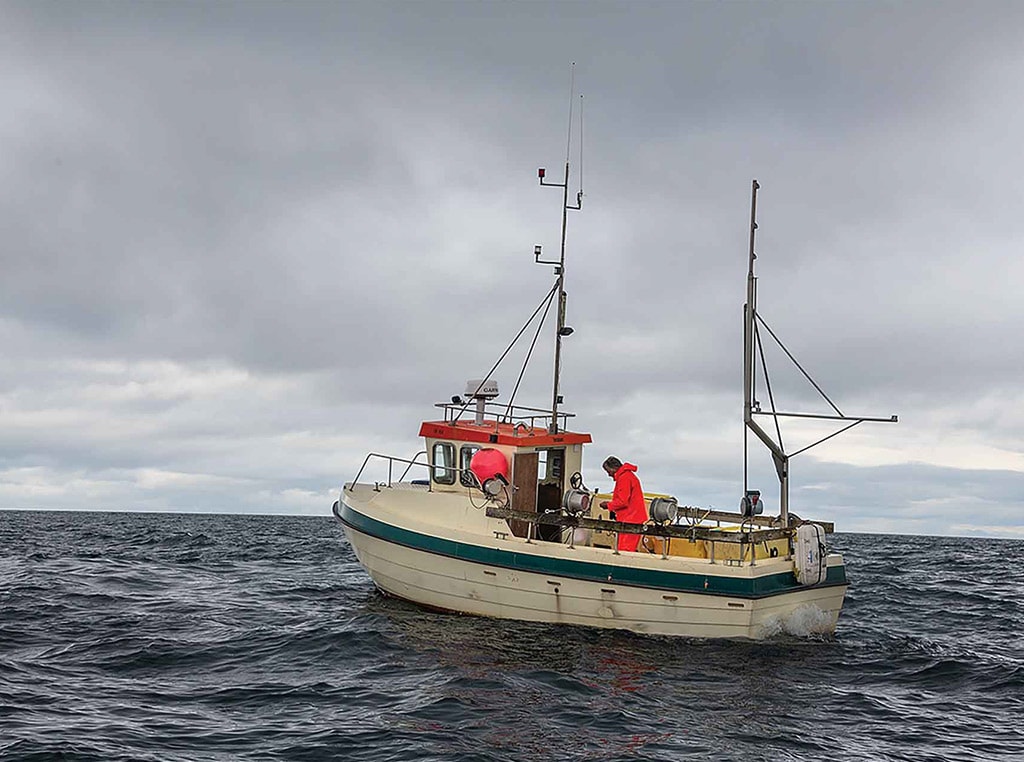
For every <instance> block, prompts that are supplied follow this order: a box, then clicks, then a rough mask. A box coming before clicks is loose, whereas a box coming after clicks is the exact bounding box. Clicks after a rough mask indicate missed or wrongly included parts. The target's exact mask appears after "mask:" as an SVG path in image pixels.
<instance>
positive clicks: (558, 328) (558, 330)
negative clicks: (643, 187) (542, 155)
mask: <svg viewBox="0 0 1024 762" xmlns="http://www.w3.org/2000/svg"><path fill="white" fill-rule="evenodd" d="M575 90H576V63H575V62H573V64H572V66H571V68H570V74H569V129H568V136H567V138H566V145H565V179H564V180H563V181H562V182H560V183H549V182H545V180H544V168H543V167H541V168H540V169H538V170H537V178H538V179H539V180H540V184H541V185H546V186H548V187H551V188H561V189H562V245H561V249H560V252H559V256H558V260H557V261H550V260H542V259H541V258H540V255H541V247H540V246H539V245H538V246H535V247H534V249H533V258H534V261H535V262H537V263H538V264H542V265H554V266H555V276H556V278H557V280H556V283H555V288H556V290H557V291H558V313H557V319H556V321H555V372H554V382H553V388H552V391H551V423H550V424H549V425H548V432H550V433H551V434H557V433H558V406H559V404H561V402H562V396H561V395H560V394H559V393H558V392H559V380H560V376H561V370H562V368H561V363H562V339H563V337H565V336H569V335H571V334H572V328H570V327H569V326H567V325H566V324H565V302H566V295H565V233H566V228H567V225H568V213H569V210H570V209H577V210H578V209H582V208H583V171H582V170H583V105H582V99H583V96H582V95H581V96H580V100H581V104H580V189H579V192H578V193H577V194H576V204H575V206H574V205H572V204H570V203H569V151H570V149H571V147H572V107H573V101H574V100H575V95H576V92H575Z"/></svg>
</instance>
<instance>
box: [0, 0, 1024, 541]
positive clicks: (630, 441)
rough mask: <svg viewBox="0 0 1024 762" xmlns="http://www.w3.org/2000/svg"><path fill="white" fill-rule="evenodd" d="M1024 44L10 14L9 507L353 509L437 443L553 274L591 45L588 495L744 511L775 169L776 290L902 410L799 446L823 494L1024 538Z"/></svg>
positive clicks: (767, 296) (580, 354)
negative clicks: (746, 307)
mask: <svg viewBox="0 0 1024 762" xmlns="http://www.w3.org/2000/svg"><path fill="white" fill-rule="evenodd" d="M1021 39H1024V5H1021V4H1019V3H1013V2H1005V3H1000V2H987V3H962V2H951V3H942V2H926V3H925V2H921V3H914V2H901V3H882V2H857V3H852V2H851V3H836V2H829V3H825V2H822V3H810V2H799V3H765V2H758V3H741V2H730V3H725V2H720V3H711V2H704V3H687V2H671V3H642V2H622V3H614V2H590V3H585V2H574V3H455V2H448V3H431V2H417V3H385V2H366V3H341V2H337V3H313V2H305V3H303V2H287V3H285V2H281V3H275V2H246V3H228V2H220V3H198V2H188V3H185V2H175V3H172V2H160V3H156V2H153V3H128V2H118V3H99V2H91V3H90V2H68V3H46V2H40V1H39V0H33V1H32V2H26V3H17V2H0V258H2V271H0V272H2V278H0V350H2V352H0V356H2V358H3V360H2V362H0V507H5V508H54V509H57V508H60V509H88V510H145V511H151V510H173V511H214V512H220V511H223V512H235V511H238V512H268V513H296V514H300V513H301V514H327V513H329V511H330V505H331V503H332V502H333V501H334V499H336V497H337V492H338V488H339V486H340V485H341V483H342V482H343V481H346V480H351V479H352V477H353V476H354V475H355V472H356V471H357V470H358V468H359V466H360V465H361V463H362V461H363V458H364V456H365V454H366V453H367V452H370V451H376V452H387V453H392V454H395V455H399V456H402V457H411V456H412V455H413V454H415V453H416V452H417V451H418V450H420V449H422V442H421V441H420V440H418V439H417V433H418V427H419V424H420V422H421V421H422V420H425V419H431V418H434V417H436V416H437V415H438V412H439V411H437V410H436V408H434V407H433V405H434V403H436V402H439V401H441V400H445V399H447V398H449V397H450V396H451V395H452V394H456V393H459V392H462V391H463V387H464V385H465V382H466V380H467V379H469V378H472V377H479V376H481V375H482V374H484V373H486V371H487V370H488V369H489V368H490V366H491V364H492V363H493V362H494V361H495V360H496V359H497V358H498V356H499V355H500V353H501V352H502V351H503V350H504V348H505V346H506V345H507V343H508V342H509V341H510V340H511V339H512V337H513V336H514V335H515V333H516V332H517V331H518V330H519V328H520V327H521V326H522V324H523V323H524V322H525V320H526V318H527V317H528V316H529V315H530V313H531V312H532V311H533V309H534V308H535V307H536V305H537V304H538V303H540V301H541V299H542V298H543V296H544V294H545V293H546V292H547V290H548V289H549V288H550V286H551V283H552V277H553V276H552V272H551V268H550V267H543V266H538V265H536V264H534V263H533V247H534V245H535V244H542V245H543V246H544V247H545V251H546V252H547V253H549V254H554V253H555V252H557V248H558V242H559V222H560V201H561V197H560V195H559V193H558V192H556V191H554V190H552V189H546V188H539V187H538V186H537V182H536V169H537V167H540V166H544V167H546V168H547V169H548V177H549V179H558V178H559V177H560V175H561V172H562V167H563V166H564V162H565V154H566V137H567V117H568V104H569V100H570V99H569V71H570V62H573V61H574V62H575V63H576V68H575V80H576V87H577V92H579V93H582V94H583V95H584V98H583V101H582V102H583V104H584V106H585V108H584V114H585V117H584V129H583V135H584V156H583V187H584V191H585V197H584V208H583V210H582V211H580V212H571V213H570V227H569V241H568V247H567V252H568V253H567V256H568V267H567V282H566V286H567V290H568V292H569V305H568V322H569V323H570V324H571V325H572V326H573V327H574V328H575V329H576V332H575V333H574V334H573V335H572V336H571V337H570V338H569V339H567V340H566V343H565V347H564V354H563V360H564V375H563V385H562V391H563V394H564V397H565V409H567V410H569V411H572V412H575V413H576V414H577V417H576V418H575V419H574V428H577V429H581V430H584V431H590V432H591V433H592V434H593V435H594V439H595V444H593V445H591V446H590V448H589V449H588V451H587V454H586V457H585V466H586V468H585V473H584V476H585V477H586V480H587V482H588V484H589V485H590V486H594V487H602V488H608V487H609V486H610V484H609V483H608V480H607V479H606V478H605V477H604V476H603V473H602V472H601V470H600V468H599V466H600V463H601V461H602V460H603V459H604V457H605V456H606V455H608V454H613V453H614V454H616V455H618V456H619V457H621V458H623V459H624V460H629V461H632V462H634V463H636V464H637V465H638V466H639V476H640V477H641V479H642V481H643V484H644V486H645V488H646V489H648V490H650V491H660V492H669V493H672V494H675V495H676V496H677V497H678V498H679V499H680V502H682V503H685V504H690V505H701V506H707V507H715V508H719V509H731V508H733V507H734V506H735V505H736V504H737V502H738V500H739V497H740V495H741V494H742V478H743V470H742V462H743V450H742V423H741V414H742V352H741V350H742V304H743V300H744V288H745V275H746V255H747V254H746V250H747V235H748V223H749V203H750V183H751V180H752V179H754V178H756V179H757V180H758V181H759V182H760V184H761V193H760V196H759V202H758V219H759V225H760V229H759V231H758V235H759V238H758V247H757V248H758V254H759V258H758V274H759V276H760V279H759V307H760V311H761V313H762V315H763V317H764V318H765V319H766V321H767V322H768V324H769V325H771V327H772V328H773V329H774V330H775V332H776V333H777V334H779V335H780V337H781V338H782V339H783V341H784V342H785V343H786V346H787V347H788V348H789V349H790V350H791V351H792V352H793V353H794V354H795V355H796V357H797V358H798V359H799V360H800V362H801V363H802V364H803V366H804V367H805V368H806V369H807V370H808V371H809V372H810V373H811V375H812V376H813V377H814V379H815V380H816V381H817V382H818V383H819V384H820V385H821V386H822V387H823V388H824V389H825V391H826V392H827V393H828V394H829V396H830V397H831V398H832V399H833V400H834V401H835V402H836V404H837V405H839V407H840V408H841V409H842V410H843V411H844V412H846V413H850V414H864V415H877V416H888V415H891V414H893V413H896V414H899V416H900V423H899V424H897V425H895V426H894V425H891V424H863V425H861V426H859V427H857V428H855V429H854V430H853V431H851V432H849V433H846V434H843V435H841V436H840V437H837V438H835V439H832V440H829V442H827V443H825V444H823V445H821V446H819V447H817V448H815V449H813V450H811V451H809V452H807V453H804V454H802V455H799V456H797V457H796V458H794V460H793V463H792V478H793V488H792V498H791V508H792V510H793V511H795V512H796V513H798V514H800V515H801V516H805V517H813V518H820V519H825V520H832V521H835V522H836V524H837V529H838V530H839V531H863V532H883V531H896V532H901V533H908V534H963V535H974V534H978V535H987V536H1006V537H1021V536H1024V514H1022V508H1024V497H1022V496H1024V387H1022V384H1021V379H1022V378H1024V351H1022V344H1024V340H1022V338H1021V335H1020V332H1021V329H1020V326H1021V324H1022V323H1024V297H1022V295H1021V286H1022V284H1024V259H1022V256H1021V254H1022V250H1021V249H1022V243H1024V159H1022V158H1021V150H1020V139H1021V135H1024V98H1022V97H1021V90H1020V83H1021V82H1022V81H1024V47H1022V46H1021V45H1020V40H1021ZM578 106H579V102H577V103H576V111H577V114H578V112H579V109H578ZM578 152H579V145H578V142H575V141H574V146H573V149H572V153H571V158H572V163H573V173H574V178H573V180H572V182H573V184H574V189H575V187H576V186H577V185H578V183H579V179H578V178H579V175H578V169H579V166H578V165H579V153H578ZM550 333H551V332H550V331H549V332H546V333H545V334H544V338H543V340H542V343H541V344H540V346H539V348H538V350H537V352H536V355H535V361H534V362H533V364H532V366H531V370H530V372H529V373H528V375H527V378H526V380H525V381H524V385H523V388H522V390H521V391H520V393H519V395H518V396H517V398H516V402H517V403H520V404H525V405H534V406H538V407H543V406H546V405H549V404H550V369H551V352H552V343H551V335H550ZM525 352H526V343H525V342H523V343H522V344H521V345H519V346H517V348H516V349H515V350H514V351H513V353H512V356H511V357H510V359H509V360H508V361H506V363H505V364H503V365H502V366H501V367H500V368H499V370H498V372H497V374H496V377H497V380H498V383H499V385H500V387H501V389H502V392H503V396H502V397H501V398H500V399H505V400H507V394H508V392H509V391H511V389H512V387H513V386H514V384H515V380H516V376H517V375H518V372H519V367H520V364H521V362H522V359H523V357H524V356H525ZM768 362H769V369H770V371H771V372H772V376H771V378H772V381H773V391H774V392H775V397H776V402H777V403H778V405H779V406H780V408H782V409H784V410H794V411H809V412H827V405H825V404H824V403H823V402H822V401H821V400H820V398H817V396H816V394H815V392H814V390H813V389H812V388H811V387H810V386H809V385H807V384H806V382H803V381H802V379H801V378H800V376H799V373H796V372H794V371H793V370H792V369H791V368H790V367H787V365H786V363H785V361H784V358H783V357H782V355H781V354H779V353H775V354H771V353H769V355H768ZM763 397H764V395H762V399H763ZM831 430H832V429H824V430H823V433H828V431H831ZM821 435H823V434H821ZM783 436H784V437H785V441H786V444H787V446H788V447H789V448H790V449H799V447H801V446H803V444H807V443H810V442H811V441H814V439H815V438H817V436H818V429H813V430H810V429H807V430H805V428H804V427H793V426H792V424H791V425H790V426H789V427H787V428H784V429H783ZM378 476H381V475H378ZM751 482H752V484H751V486H753V487H759V488H760V489H761V490H762V492H763V493H764V496H765V500H766V503H767V506H768V509H769V511H771V512H775V511H777V509H778V496H777V484H776V480H775V476H774V471H773V470H772V468H771V466H770V462H769V459H768V457H767V455H766V454H765V453H764V452H763V451H762V450H758V449H754V450H753V451H752V473H751Z"/></svg>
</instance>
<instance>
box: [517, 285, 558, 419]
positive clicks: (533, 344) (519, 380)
mask: <svg viewBox="0 0 1024 762" xmlns="http://www.w3.org/2000/svg"><path fill="white" fill-rule="evenodd" d="M555 290H556V289H552V290H551V293H550V294H548V298H547V306H546V307H544V314H543V315H541V318H540V321H538V323H537V330H536V331H535V332H534V334H533V341H532V342H531V343H530V350H529V351H528V352H527V353H526V359H525V360H523V367H522V370H520V371H519V378H517V379H516V385H515V388H513V389H512V395H511V396H510V397H509V398H508V407H507V408H505V420H506V421H511V420H512V403H513V402H515V399H516V393H517V392H518V391H519V384H521V383H522V381H523V376H524V375H525V373H526V367H527V366H528V365H529V364H530V358H531V357H532V356H533V350H534V348H535V347H536V346H537V339H538V338H539V337H540V332H541V330H542V329H543V328H544V321H545V320H547V319H548V312H549V311H550V309H551V303H552V302H553V301H554V298H555Z"/></svg>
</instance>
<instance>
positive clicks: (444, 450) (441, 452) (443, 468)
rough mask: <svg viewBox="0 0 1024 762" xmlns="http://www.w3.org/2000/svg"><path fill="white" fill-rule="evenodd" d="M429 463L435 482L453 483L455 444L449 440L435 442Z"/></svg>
mask: <svg viewBox="0 0 1024 762" xmlns="http://www.w3.org/2000/svg"><path fill="white" fill-rule="evenodd" d="M430 463H431V465H432V466H433V467H432V468H431V474H432V476H433V479H434V481H435V482H437V483H438V484H455V445H453V444H452V443H451V442H435V443H434V452H433V453H432V457H431V458H430Z"/></svg>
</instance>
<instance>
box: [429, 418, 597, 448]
mask: <svg viewBox="0 0 1024 762" xmlns="http://www.w3.org/2000/svg"><path fill="white" fill-rule="evenodd" d="M420 436H421V437H430V438H431V439H452V440H455V441H457V442H482V443H489V444H502V445H512V446H514V447H546V446H557V445H564V444H587V443H589V442H592V441H593V440H592V439H591V438H590V434H580V433H578V432H574V431H560V432H558V433H557V434H552V433H551V432H549V431H548V430H547V429H545V428H540V427H530V426H527V425H525V424H521V423H519V424H514V425H513V424H511V423H500V422H498V421H488V420H485V421H484V422H483V423H482V424H476V423H473V422H472V421H424V422H423V425H422V426H420Z"/></svg>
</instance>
